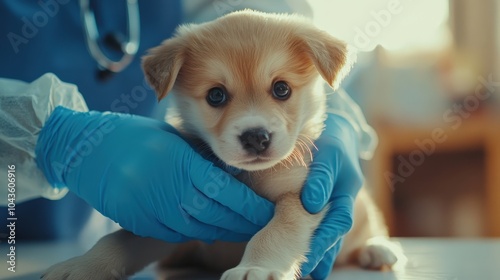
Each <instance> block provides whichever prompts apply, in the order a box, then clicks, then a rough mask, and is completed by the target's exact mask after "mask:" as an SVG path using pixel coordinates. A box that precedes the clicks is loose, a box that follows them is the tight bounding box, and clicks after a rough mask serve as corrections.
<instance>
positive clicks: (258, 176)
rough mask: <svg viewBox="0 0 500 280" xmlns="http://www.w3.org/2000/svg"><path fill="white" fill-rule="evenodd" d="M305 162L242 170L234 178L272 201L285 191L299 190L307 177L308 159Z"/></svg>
mask: <svg viewBox="0 0 500 280" xmlns="http://www.w3.org/2000/svg"><path fill="white" fill-rule="evenodd" d="M305 163H306V165H295V166H285V165H281V164H278V165H277V166H274V167H272V168H269V169H266V170H260V171H243V172H241V173H240V174H238V175H237V176H236V178H237V179H238V180H240V181H242V182H243V183H245V184H246V185H247V186H249V187H250V188H251V189H252V190H253V191H255V192H256V193H257V194H258V195H260V196H262V197H265V198H267V199H269V200H270V201H272V202H274V201H276V200H277V199H278V198H279V197H280V196H281V195H283V194H285V193H290V192H292V193H298V192H300V190H301V189H302V186H303V184H304V181H305V179H306V177H307V172H308V165H309V160H305Z"/></svg>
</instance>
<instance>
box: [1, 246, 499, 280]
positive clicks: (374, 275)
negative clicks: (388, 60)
mask: <svg viewBox="0 0 500 280" xmlns="http://www.w3.org/2000/svg"><path fill="white" fill-rule="evenodd" d="M396 240H397V241H399V242H400V243H401V244H402V246H403V248H404V250H405V253H406V255H407V256H408V259H409V261H408V263H407V264H406V266H405V268H404V269H403V270H400V271H395V272H376V271H364V270H361V269H358V268H355V267H347V268H336V269H334V271H333V272H332V274H331V276H330V278H329V279H335V280H347V279H355V280H368V279H370V280H398V279H408V280H410V279H412V280H413V279H414V280H427V279H429V280H500V239H424V238H419V239H416V238H401V239H396ZM17 243H18V244H17V246H16V262H17V263H16V272H15V273H13V272H10V271H8V270H7V264H6V260H7V256H6V254H7V244H5V243H2V244H0V259H1V260H2V261H1V263H2V264H1V265H0V279H5V280H7V279H8V280H27V279H39V277H40V275H41V274H42V272H43V271H44V269H46V268H47V267H49V266H50V265H52V264H54V263H57V262H60V261H63V260H65V259H68V258H70V257H73V256H76V255H80V254H82V253H83V252H84V251H86V249H88V246H84V245H81V244H77V243H62V242H61V243H22V242H17ZM19 243H20V244H19ZM131 279H132V280H146V279H154V273H153V269H152V268H151V267H150V268H148V269H146V270H145V271H142V272H141V273H139V274H138V275H137V276H134V277H132V278H131ZM192 279H200V280H201V279H207V280H208V279H210V280H212V279H217V277H214V276H213V275H212V276H209V275H200V274H196V276H194V277H193V278H192Z"/></svg>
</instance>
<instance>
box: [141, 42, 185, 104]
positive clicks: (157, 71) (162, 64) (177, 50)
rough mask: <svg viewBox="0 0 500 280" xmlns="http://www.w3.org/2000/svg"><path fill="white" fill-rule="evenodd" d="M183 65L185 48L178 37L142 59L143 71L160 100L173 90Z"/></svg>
mask: <svg viewBox="0 0 500 280" xmlns="http://www.w3.org/2000/svg"><path fill="white" fill-rule="evenodd" d="M183 63H184V47H183V45H182V44H181V40H180V38H178V37H174V38H172V39H168V40H165V41H164V42H163V43H162V44H161V45H160V46H158V47H155V48H152V49H150V50H149V52H148V55H146V56H144V57H143V58H142V69H143V70H144V73H145V75H146V79H147V81H148V83H149V84H150V85H151V86H152V87H153V89H154V90H155V91H156V95H157V97H158V100H161V99H163V98H164V97H165V96H166V95H167V93H168V92H169V91H170V90H171V89H172V87H173V86H174V83H175V80H176V78H177V75H178V74H179V70H180V69H181V67H182V64H183Z"/></svg>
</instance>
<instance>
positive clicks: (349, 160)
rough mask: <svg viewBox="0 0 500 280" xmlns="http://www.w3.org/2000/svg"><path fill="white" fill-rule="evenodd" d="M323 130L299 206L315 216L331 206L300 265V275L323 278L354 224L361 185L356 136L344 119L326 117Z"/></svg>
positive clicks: (335, 116)
mask: <svg viewBox="0 0 500 280" xmlns="http://www.w3.org/2000/svg"><path fill="white" fill-rule="evenodd" d="M325 125H326V128H325V130H324V131H323V133H322V134H321V136H320V138H319V139H318V140H317V141H316V142H315V145H316V146H317V148H318V150H317V151H316V153H315V154H314V160H313V162H312V164H311V166H310V171H309V175H308V178H307V180H306V183H305V185H304V188H303V190H302V203H303V205H304V207H305V209H306V210H307V211H309V212H310V213H317V212H319V211H320V210H321V209H323V208H324V207H325V205H327V204H328V203H330V209H329V211H328V213H327V214H326V216H325V218H324V220H323V222H322V223H321V225H320V227H319V228H318V229H317V230H316V233H315V236H314V238H313V241H312V244H311V250H310V253H309V255H308V256H307V263H305V264H303V265H302V275H309V274H310V275H311V277H313V279H326V278H327V277H328V275H329V274H330V271H331V269H332V266H333V263H334V262H335V258H336V257H337V255H338V253H339V252H340V249H341V246H342V240H343V236H344V235H345V234H346V233H347V232H348V231H349V230H350V229H351V227H352V223H353V217H352V215H353V204H354V199H355V197H356V195H357V193H358V191H359V189H360V188H361V186H362V184H363V180H364V178H363V175H362V173H361V168H360V165H359V159H358V149H357V143H358V139H357V137H358V136H357V134H356V133H355V131H354V129H353V127H352V125H351V124H350V123H349V122H348V121H347V120H346V119H344V118H343V117H340V116H338V115H333V114H328V118H327V120H326V122H325Z"/></svg>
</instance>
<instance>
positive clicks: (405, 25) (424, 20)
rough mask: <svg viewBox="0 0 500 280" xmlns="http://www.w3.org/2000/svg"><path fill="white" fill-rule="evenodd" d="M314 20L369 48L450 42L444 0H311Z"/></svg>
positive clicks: (361, 48) (409, 47)
mask: <svg viewBox="0 0 500 280" xmlns="http://www.w3.org/2000/svg"><path fill="white" fill-rule="evenodd" d="M309 3H310V4H311V5H312V8H313V11H314V20H315V23H316V24H317V25H318V26H319V27H320V28H322V29H324V30H326V31H328V32H330V33H332V34H333V35H335V36H336V37H338V38H341V39H343V40H345V41H346V42H348V43H349V44H351V45H352V46H354V47H355V48H356V49H358V50H359V51H370V50H372V49H373V48H375V47H376V46H377V45H382V46H383V47H384V48H386V49H391V50H403V51H408V50H414V49H422V48H423V49H436V48H439V47H442V46H444V45H446V44H447V43H448V42H449V32H448V28H447V20H448V14H449V13H448V1H447V0H350V1H347V0H313V1H309Z"/></svg>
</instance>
